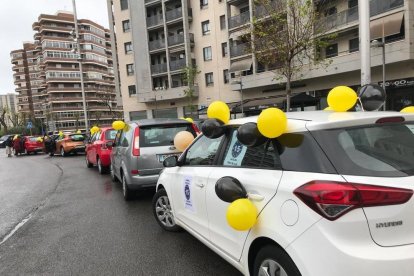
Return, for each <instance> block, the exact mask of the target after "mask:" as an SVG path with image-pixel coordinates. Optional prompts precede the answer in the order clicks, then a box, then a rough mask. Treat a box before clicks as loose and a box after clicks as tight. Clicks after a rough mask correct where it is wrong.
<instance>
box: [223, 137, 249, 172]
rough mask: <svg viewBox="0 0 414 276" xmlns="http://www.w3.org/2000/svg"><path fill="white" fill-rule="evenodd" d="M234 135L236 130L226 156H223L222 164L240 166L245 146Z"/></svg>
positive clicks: (245, 149)
mask: <svg viewBox="0 0 414 276" xmlns="http://www.w3.org/2000/svg"><path fill="white" fill-rule="evenodd" d="M236 135H237V131H234V132H233V138H232V139H231V143H230V147H229V150H228V151H227V154H226V158H224V166H236V167H240V166H241V163H242V161H243V158H244V155H245V154H246V151H247V147H246V146H244V145H243V144H242V143H240V142H239V140H237V137H236Z"/></svg>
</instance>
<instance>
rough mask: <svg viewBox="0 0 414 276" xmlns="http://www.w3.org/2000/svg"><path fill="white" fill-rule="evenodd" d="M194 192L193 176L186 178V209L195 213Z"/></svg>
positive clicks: (184, 182) (184, 188) (184, 184)
mask: <svg viewBox="0 0 414 276" xmlns="http://www.w3.org/2000/svg"><path fill="white" fill-rule="evenodd" d="M192 192H193V191H192V178H191V176H185V177H184V180H183V194H184V208H185V209H186V210H188V211H190V212H193V213H195V206H194V202H193V198H192Z"/></svg>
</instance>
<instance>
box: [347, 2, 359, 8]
mask: <svg viewBox="0 0 414 276" xmlns="http://www.w3.org/2000/svg"><path fill="white" fill-rule="evenodd" d="M356 6H358V0H348V9H351V8H353V7H356Z"/></svg>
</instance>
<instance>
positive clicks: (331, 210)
mask: <svg viewBox="0 0 414 276" xmlns="http://www.w3.org/2000/svg"><path fill="white" fill-rule="evenodd" d="M293 193H294V194H295V195H296V196H297V197H299V198H300V199H301V200H302V201H303V202H304V203H305V204H306V205H308V206H309V207H310V208H311V209H312V210H314V211H315V212H317V213H318V214H320V215H321V216H323V217H325V218H326V219H329V220H336V219H338V218H339V217H341V216H343V215H344V214H346V213H347V212H349V211H351V210H353V209H356V208H362V207H372V206H386V205H396V204H403V203H405V202H407V201H408V200H410V198H411V196H412V195H413V191H412V190H409V189H401V188H392V187H383V186H374V185H364V184H356V183H347V182H334V181H311V182H308V183H306V184H305V185H302V186H300V187H299V188H297V189H296V190H295V191H294V192H293Z"/></svg>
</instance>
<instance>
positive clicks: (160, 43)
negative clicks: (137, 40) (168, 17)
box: [148, 39, 165, 51]
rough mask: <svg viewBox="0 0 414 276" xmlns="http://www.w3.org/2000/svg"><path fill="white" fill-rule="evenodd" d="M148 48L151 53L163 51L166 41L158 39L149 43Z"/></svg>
mask: <svg viewBox="0 0 414 276" xmlns="http://www.w3.org/2000/svg"><path fill="white" fill-rule="evenodd" d="M148 47H149V50H150V51H154V50H158V49H163V48H165V39H158V40H153V41H150V42H149V43H148Z"/></svg>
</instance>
